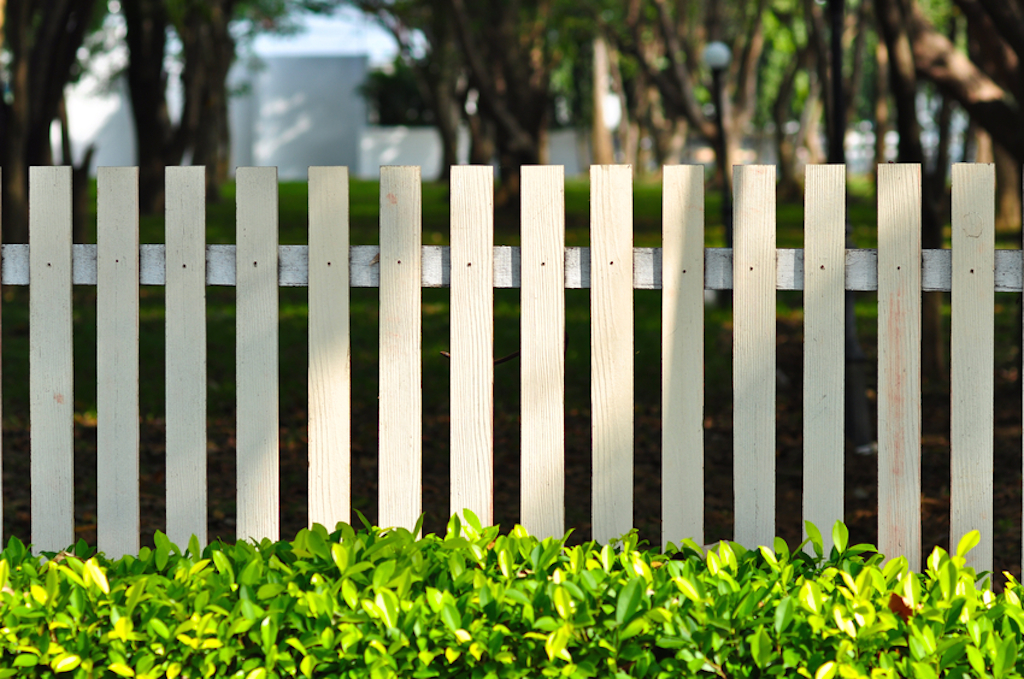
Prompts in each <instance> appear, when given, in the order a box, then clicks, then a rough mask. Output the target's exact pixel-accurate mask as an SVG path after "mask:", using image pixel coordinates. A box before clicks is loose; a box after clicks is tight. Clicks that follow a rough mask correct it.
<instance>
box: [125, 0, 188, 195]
mask: <svg viewBox="0 0 1024 679" xmlns="http://www.w3.org/2000/svg"><path fill="white" fill-rule="evenodd" d="M122 7H123V9H124V16H125V24H126V28H127V42H128V53H129V59H128V93H129V97H130V98H131V104H132V118H133V120H134V122H135V148H136V152H137V159H136V162H137V163H138V165H139V209H140V210H141V211H142V212H143V213H144V214H158V213H160V212H162V211H163V208H164V168H165V167H167V166H168V165H178V164H179V163H180V162H181V156H182V152H183V151H184V149H182V148H178V147H176V145H175V144H173V143H172V142H173V140H174V138H175V136H176V132H175V129H174V126H173V125H172V124H171V118H170V114H169V113H168V110H167V98H166V91H167V72H166V70H165V69H164V56H165V52H166V43H167V31H168V28H169V25H170V20H169V18H168V15H167V10H166V8H165V6H164V3H163V2H162V0H124V2H123V3H122Z"/></svg>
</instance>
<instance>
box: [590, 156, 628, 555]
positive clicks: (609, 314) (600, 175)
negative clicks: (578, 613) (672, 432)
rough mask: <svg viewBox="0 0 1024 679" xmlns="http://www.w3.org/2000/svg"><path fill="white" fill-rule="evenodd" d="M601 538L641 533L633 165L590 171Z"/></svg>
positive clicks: (596, 491)
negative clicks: (636, 470) (636, 512)
mask: <svg viewBox="0 0 1024 679" xmlns="http://www.w3.org/2000/svg"><path fill="white" fill-rule="evenodd" d="M590 242H591V254H592V261H591V263H590V274H591V291H590V347H591V348H590V400H591V430H592V437H593V479H592V498H593V499H592V502H593V504H592V512H593V537H594V539H595V540H597V541H599V542H607V541H608V540H610V539H612V538H617V537H620V536H621V535H622V534H623V533H626V532H627V531H629V529H630V528H632V527H633V167H632V166H631V165H601V166H598V165H591V166H590Z"/></svg>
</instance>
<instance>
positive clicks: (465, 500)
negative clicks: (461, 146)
mask: <svg viewBox="0 0 1024 679" xmlns="http://www.w3.org/2000/svg"><path fill="white" fill-rule="evenodd" d="M451 239H452V246H451V248H452V249H451V257H452V259H451V271H452V293H451V361H450V363H451V400H450V403H451V504H450V507H449V511H450V513H452V514H455V513H460V514H461V513H462V511H463V510H464V509H468V510H470V511H472V512H473V513H474V514H476V515H477V517H478V518H479V519H480V522H481V523H482V524H483V525H484V526H489V525H491V524H492V523H493V520H492V517H493V514H494V293H493V290H494V266H493V261H494V259H493V250H494V169H493V168H492V167H491V166H490V165H486V166H468V165H461V166H457V167H453V168H452V177H451Z"/></svg>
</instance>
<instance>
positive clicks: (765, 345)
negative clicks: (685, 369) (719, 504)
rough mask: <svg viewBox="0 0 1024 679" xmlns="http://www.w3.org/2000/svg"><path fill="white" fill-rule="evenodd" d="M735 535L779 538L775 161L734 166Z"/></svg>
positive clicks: (750, 539) (751, 542)
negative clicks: (773, 163) (776, 421)
mask: <svg viewBox="0 0 1024 679" xmlns="http://www.w3.org/2000/svg"><path fill="white" fill-rule="evenodd" d="M733 177H734V193H735V201H734V204H735V206H736V208H735V213H734V214H735V222H734V229H735V231H734V245H735V250H734V253H733V254H734V256H735V266H734V267H733V286H734V293H733V401H734V403H735V407H734V408H733V412H735V413H736V414H737V415H736V417H735V418H734V421H733V478H734V483H733V493H734V494H735V507H736V511H735V517H736V518H735V529H734V530H735V540H736V541H737V542H739V543H740V544H741V545H744V546H745V547H748V548H752V547H755V546H758V545H766V546H768V547H771V546H772V544H773V541H774V538H775V284H776V267H775V166H774V165H737V166H736V167H735V169H734V174H733Z"/></svg>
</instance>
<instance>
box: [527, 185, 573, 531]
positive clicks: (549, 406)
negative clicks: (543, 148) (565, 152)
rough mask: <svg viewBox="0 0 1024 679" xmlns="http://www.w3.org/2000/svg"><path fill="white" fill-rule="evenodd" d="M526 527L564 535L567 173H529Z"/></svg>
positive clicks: (530, 529)
mask: <svg viewBox="0 0 1024 679" xmlns="http://www.w3.org/2000/svg"><path fill="white" fill-rule="evenodd" d="M522 241H523V245H522V259H521V266H522V293H521V299H522V312H521V315H520V324H521V331H520V332H521V334H522V342H521V343H522V353H521V355H520V361H521V364H522V366H521V375H522V378H521V382H522V463H521V464H522V467H521V481H520V488H521V491H520V492H521V498H522V499H521V502H520V507H521V509H520V522H521V523H522V524H523V526H525V527H526V529H527V530H529V531H530V533H531V534H533V535H536V536H538V537H561V536H562V535H563V534H564V533H565V529H566V526H565V405H564V401H565V336H564V332H565V170H564V168H562V167H559V166H531V167H524V168H523V176H522Z"/></svg>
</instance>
